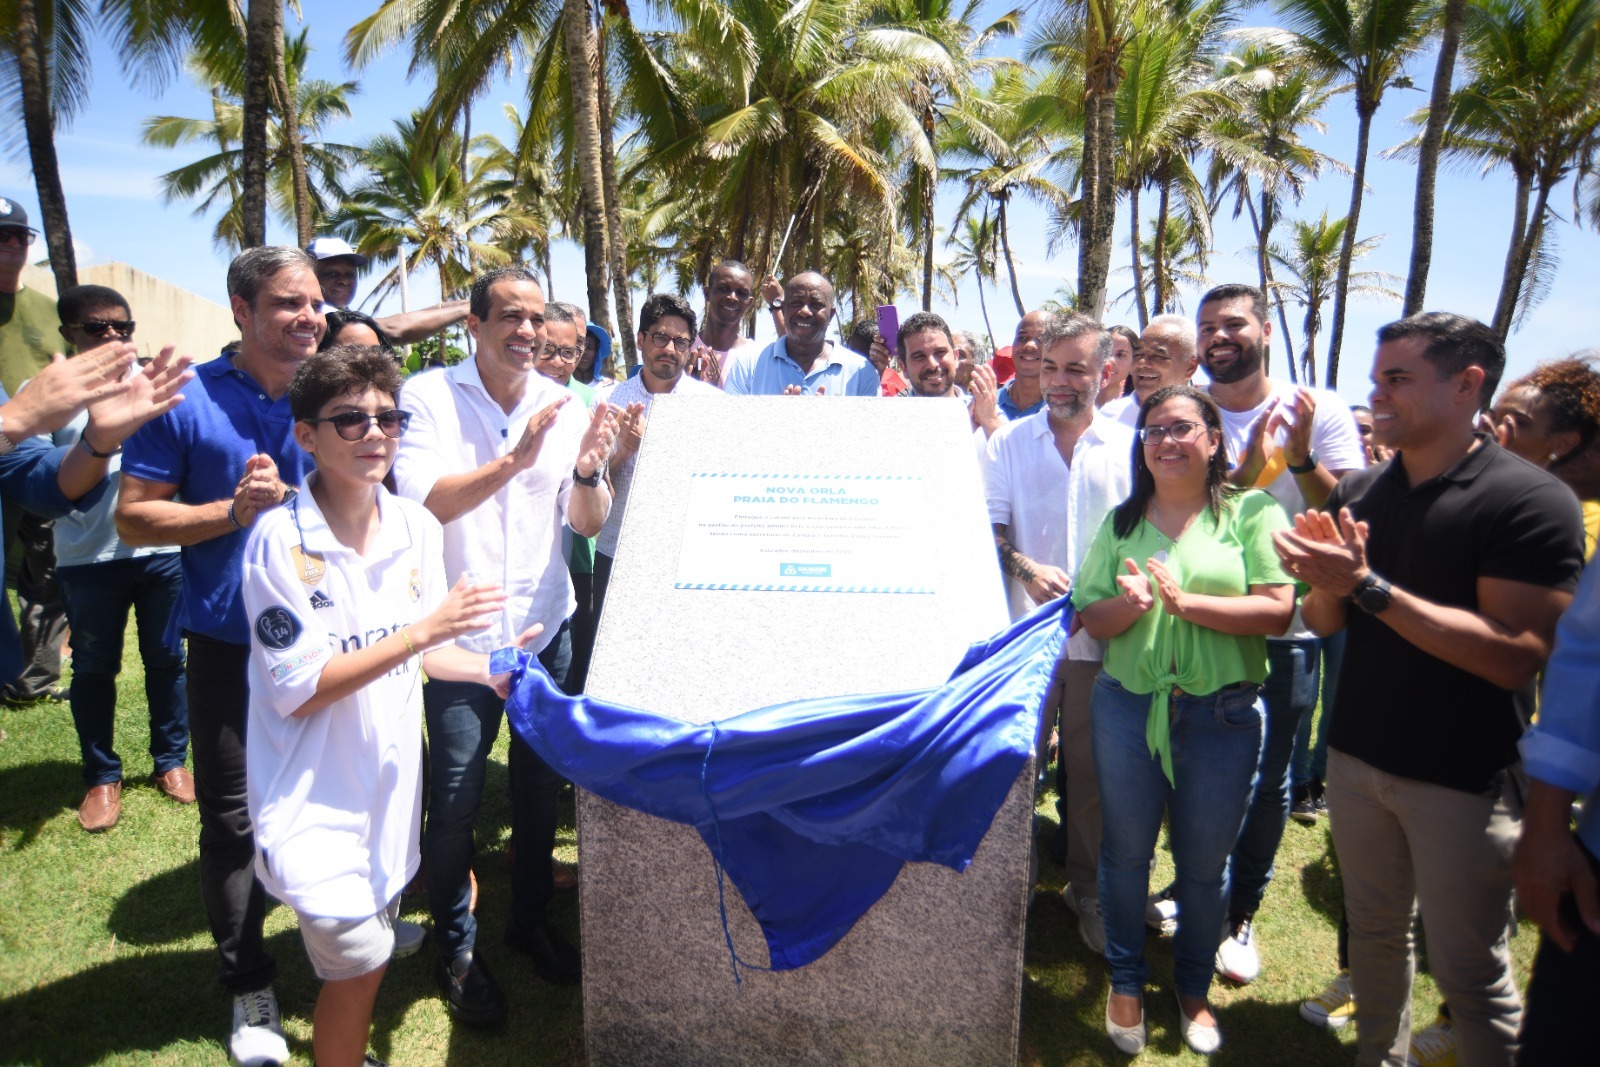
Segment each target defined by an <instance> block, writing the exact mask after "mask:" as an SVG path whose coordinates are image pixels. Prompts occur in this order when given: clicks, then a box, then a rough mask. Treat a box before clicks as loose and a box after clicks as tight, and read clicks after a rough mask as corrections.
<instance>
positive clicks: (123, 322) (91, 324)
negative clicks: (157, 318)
mask: <svg viewBox="0 0 1600 1067" xmlns="http://www.w3.org/2000/svg"><path fill="white" fill-rule="evenodd" d="M136 325H137V323H135V322H134V321H133V320H132V319H85V320H84V321H82V322H77V323H71V322H69V323H68V324H67V329H69V330H82V331H83V332H84V333H86V334H88V335H89V336H90V337H104V336H105V335H106V334H108V333H110V332H111V331H113V330H115V331H116V332H117V336H118V337H132V336H133V328H134V326H136Z"/></svg>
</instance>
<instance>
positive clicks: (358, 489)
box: [243, 345, 538, 1067]
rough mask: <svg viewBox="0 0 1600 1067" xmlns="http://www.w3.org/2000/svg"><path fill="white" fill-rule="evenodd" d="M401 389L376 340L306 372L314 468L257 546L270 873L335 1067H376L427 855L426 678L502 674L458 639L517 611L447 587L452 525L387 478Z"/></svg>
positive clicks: (254, 735) (262, 528)
mask: <svg viewBox="0 0 1600 1067" xmlns="http://www.w3.org/2000/svg"><path fill="white" fill-rule="evenodd" d="M400 386H401V378H400V375H399V372H398V371H397V370H396V368H395V365H394V360H393V359H392V358H391V357H390V356H388V355H387V354H385V353H384V352H382V351H381V350H380V349H377V348H364V347H360V346H355V345H341V346H338V347H335V348H332V349H329V350H328V351H326V352H322V353H319V354H317V355H316V356H314V357H312V358H311V359H309V360H307V361H306V362H305V363H304V364H303V365H302V366H301V367H300V369H299V371H298V372H297V373H296V374H295V377H294V382H293V384H292V385H291V386H290V389H289V398H290V410H291V412H292V413H293V415H294V418H295V420H296V421H295V427H294V434H295V440H296V442H297V443H298V444H299V445H300V447H301V448H303V449H304V450H305V451H306V452H308V453H310V454H311V455H312V456H313V458H314V459H315V460H316V465H317V469H316V471H315V472H314V473H312V474H311V475H310V476H309V477H307V479H306V481H305V484H304V485H303V486H302V487H301V491H300V493H299V495H298V496H297V497H295V498H294V499H293V500H291V501H290V502H289V503H287V504H286V505H285V506H283V507H280V508H275V509H273V510H272V511H271V512H268V513H265V514H263V515H262V517H261V519H260V520H259V521H258V522H257V523H256V525H255V528H254V529H253V530H252V531H251V534H250V540H249V542H248V544H247V546H246V549H245V561H244V582H243V594H244V602H245V607H246V611H247V613H248V618H249V619H250V620H251V627H252V641H251V652H250V718H249V737H250V745H249V750H248V753H247V760H248V770H249V806H250V817H251V819H252V821H253V823H254V825H255V828H256V845H257V852H256V872H257V874H258V876H259V877H260V879H261V882H262V884H263V885H264V886H265V887H266V889H267V891H268V892H269V893H271V894H272V895H273V896H275V897H277V898H278V899H279V900H282V901H283V902H284V903H286V904H288V905H289V906H290V907H292V908H294V909H295V912H296V914H297V915H298V916H299V919H300V931H301V936H302V938H303V939H304V941H305V946H306V954H307V955H308V956H310V958H311V963H312V966H313V968H314V969H315V970H316V972H317V976H318V977H319V978H321V979H322V980H323V986H322V991H321V994H320V995H319V997H318V999H317V1007H316V1014H315V1017H314V1029H313V1036H312V1043H313V1046H314V1051H315V1059H316V1062H317V1063H318V1064H320V1065H321V1067H355V1065H358V1064H362V1063H364V1062H366V1063H374V1062H376V1061H374V1060H372V1059H371V1058H370V1057H368V1056H367V1055H366V1044H367V1032H368V1029H369V1027H370V1025H371V1021H372V1006H373V1002H374V1000H375V999H376V997H377V992H378V983H379V982H380V981H381V980H382V978H383V973H384V969H385V968H386V967H387V965H388V962H389V957H390V954H391V952H392V951H393V948H394V928H393V924H394V919H395V916H396V914H397V913H398V904H399V898H400V892H401V890H402V889H404V888H405V886H406V884H407V883H408V882H409V881H410V880H411V879H412V877H413V876H414V875H415V874H416V872H417V865H418V857H419V850H418V829H419V822H420V816H421V777H420V775H421V762H422V689H421V686H420V684H419V683H420V680H421V679H420V674H421V670H422V669H423V668H425V669H426V670H427V672H428V674H429V675H431V676H433V677H435V678H443V679H451V680H457V681H472V682H479V683H481V684H493V683H492V682H491V679H490V678H489V675H488V657H487V656H485V655H483V654H481V653H471V652H467V651H465V650H463V649H460V648H458V647H457V646H456V645H455V644H454V643H453V642H454V639H455V638H456V637H458V636H461V635H462V634H467V633H472V632H474V631H477V630H481V629H483V628H484V627H485V626H487V625H488V624H489V622H490V621H491V619H492V617H493V615H494V613H495V612H497V611H499V610H500V609H501V608H502V607H503V604H504V595H503V593H502V592H501V590H500V589H499V588H498V587H495V586H490V585H469V584H467V581H466V579H463V580H462V581H461V582H458V583H457V584H456V586H455V588H453V589H451V588H447V587H446V585H445V580H444V555H443V535H442V533H441V531H440V527H439V523H438V521H437V520H436V519H435V518H434V517H433V515H432V514H430V513H429V512H428V510H427V509H426V508H424V507H422V506H421V505H420V504H416V503H414V502H412V501H409V500H404V499H401V498H399V497H396V496H393V495H391V494H390V493H389V492H388V491H387V490H385V489H384V488H383V485H382V482H383V479H384V478H385V476H386V475H387V474H388V473H389V468H390V467H391V466H393V464H394V456H395V451H396V448H397V446H398V439H399V437H400V436H401V435H402V434H403V433H405V430H406V424H407V422H409V421H410V417H409V415H408V414H407V413H406V412H404V411H401V410H398V408H397V402H398V400H399V393H400ZM537 632H538V627H534V628H533V629H531V630H529V631H528V632H526V633H524V634H523V635H522V636H521V637H520V638H519V639H518V643H519V644H520V643H522V642H523V641H526V640H528V639H531V638H532V637H533V636H534V635H535V634H536V633H537ZM496 681H498V682H499V683H500V684H501V686H502V687H503V686H504V683H505V681H506V679H505V678H504V677H502V678H500V679H497V680H496Z"/></svg>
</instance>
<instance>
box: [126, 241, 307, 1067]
mask: <svg viewBox="0 0 1600 1067" xmlns="http://www.w3.org/2000/svg"><path fill="white" fill-rule="evenodd" d="M314 266H315V264H314V261H313V260H312V259H311V257H310V256H308V255H306V254H305V253H304V252H301V251H300V250H299V249H296V248H272V247H268V248H252V249H249V250H248V251H245V252H243V253H241V254H240V255H239V256H238V257H236V258H235V259H234V261H233V263H232V264H230V265H229V267H228V300H229V303H230V305H231V306H232V310H233V318H234V321H235V322H236V323H237V324H238V326H239V333H240V345H239V351H238V352H237V353H236V354H235V355H233V356H231V357H229V356H223V357H221V358H218V359H215V360H213V361H211V362H210V363H206V364H204V365H202V366H201V367H200V368H199V369H198V373H197V376H196V379H195V383H194V385H193V386H191V387H190V389H189V396H188V401H187V402H186V403H185V404H183V405H182V406H181V407H179V408H176V409H174V410H173V411H171V412H169V413H168V414H167V415H165V416H163V417H162V418H159V419H156V420H155V421H153V422H151V423H150V424H149V425H147V426H146V427H145V428H144V429H142V430H141V431H140V432H139V433H137V434H135V435H134V437H133V438H132V439H131V440H129V442H128V446H127V450H126V453H125V455H124V456H123V460H122V497H121V499H120V500H119V501H118V503H117V532H118V533H119V534H120V535H121V537H122V539H123V541H125V542H126V543H128V544H129V545H162V544H167V545H171V544H175V545H180V546H182V548H183V577H184V592H183V601H182V604H181V605H180V607H179V611H178V622H177V624H178V625H180V626H182V628H183V630H184V632H185V636H186V637H187V638H188V641H189V671H188V701H189V730H190V741H191V744H192V747H193V750H194V769H195V785H196V790H195V792H196V798H197V800H198V801H199V806H200V885H201V890H202V893H203V895H204V897H205V903H206V914H207V917H208V919H209V920H210V923H211V935H212V937H213V938H214V939H215V940H216V943H217V950H218V952H219V953H220V955H221V982H222V986H223V988H224V989H225V990H227V991H228V993H230V994H232V996H233V1028H232V1032H231V1034H230V1036H229V1051H230V1052H231V1053H232V1055H233V1058H234V1060H235V1061H237V1062H239V1063H242V1064H265V1063H282V1062H284V1061H286V1060H287V1059H288V1058H289V1050H288V1047H287V1045H286V1044H285V1042H284V1039H283V1032H282V1030H281V1029H280V1027H279V1024H278V1010H277V1001H276V998H275V997H274V996H273V992H272V982H273V979H274V978H275V977H276V974H277V963H276V962H275V961H274V960H273V958H272V956H271V955H270V954H269V953H268V952H267V951H266V949H265V948H264V946H263V944H262V932H261V924H262V920H263V918H264V917H265V913H266V897H265V894H264V893H263V890H262V888H261V883H260V882H258V881H257V880H256V877H255V873H254V868H253V863H254V857H255V835H254V833H253V831H252V829H251V825H250V815H249V811H248V809H247V807H246V793H245V749H244V746H245V720H246V716H247V714H248V710H249V697H248V669H249V659H250V632H251V627H250V620H249V619H247V618H246V617H245V610H244V601H243V599H242V598H241V597H240V593H239V583H240V578H241V575H242V561H243V553H244V545H245V540H246V537H247V536H248V531H249V529H250V527H251V526H253V525H254V524H255V521H256V518H257V516H258V515H259V514H260V513H261V512H263V511H265V510H267V509H269V508H272V507H276V506H278V505H279V504H281V503H283V502H284V501H285V500H287V499H289V498H290V497H292V496H293V495H294V494H295V492H296V491H297V490H296V487H297V486H298V485H299V484H300V480H301V479H302V478H303V477H304V476H305V475H306V474H307V473H308V472H309V471H310V470H311V469H312V463H311V459H310V457H309V456H308V455H306V454H305V453H304V452H302V451H301V450H300V446H299V445H297V444H295V442H294V419H293V417H292V416H291V414H290V411H289V398H288V395H287V394H288V390H289V381H290V379H291V378H293V377H294V372H295V371H296V370H297V369H298V368H299V366H300V364H301V363H302V362H304V361H305V360H306V359H308V358H309V357H310V356H312V355H313V354H314V353H315V352H316V350H317V342H318V341H320V340H321V339H322V333H323V330H324V328H325V321H324V319H323V316H322V290H321V288H320V287H319V286H318V284H317V276H316V273H315V270H314ZM307 566H308V567H310V566H312V564H311V562H310V561H309V559H308V562H307Z"/></svg>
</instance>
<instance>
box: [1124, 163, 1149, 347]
mask: <svg viewBox="0 0 1600 1067" xmlns="http://www.w3.org/2000/svg"><path fill="white" fill-rule="evenodd" d="M1128 226H1129V228H1130V235H1129V243H1130V244H1132V245H1133V299H1134V303H1135V305H1136V306H1137V307H1138V309H1139V329H1141V330H1143V329H1144V328H1145V327H1146V326H1148V325H1150V305H1149V303H1148V302H1146V300H1145V297H1144V264H1143V263H1141V262H1140V261H1139V260H1140V256H1139V183H1138V182H1137V181H1135V182H1134V183H1133V185H1131V186H1130V187H1129V188H1128Z"/></svg>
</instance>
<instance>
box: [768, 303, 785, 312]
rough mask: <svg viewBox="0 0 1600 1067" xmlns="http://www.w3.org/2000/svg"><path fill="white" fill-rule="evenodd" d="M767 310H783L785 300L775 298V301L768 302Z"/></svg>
mask: <svg viewBox="0 0 1600 1067" xmlns="http://www.w3.org/2000/svg"><path fill="white" fill-rule="evenodd" d="M767 310H768V311H782V310H783V301H782V300H773V301H771V302H769V303H768V304H767Z"/></svg>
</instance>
